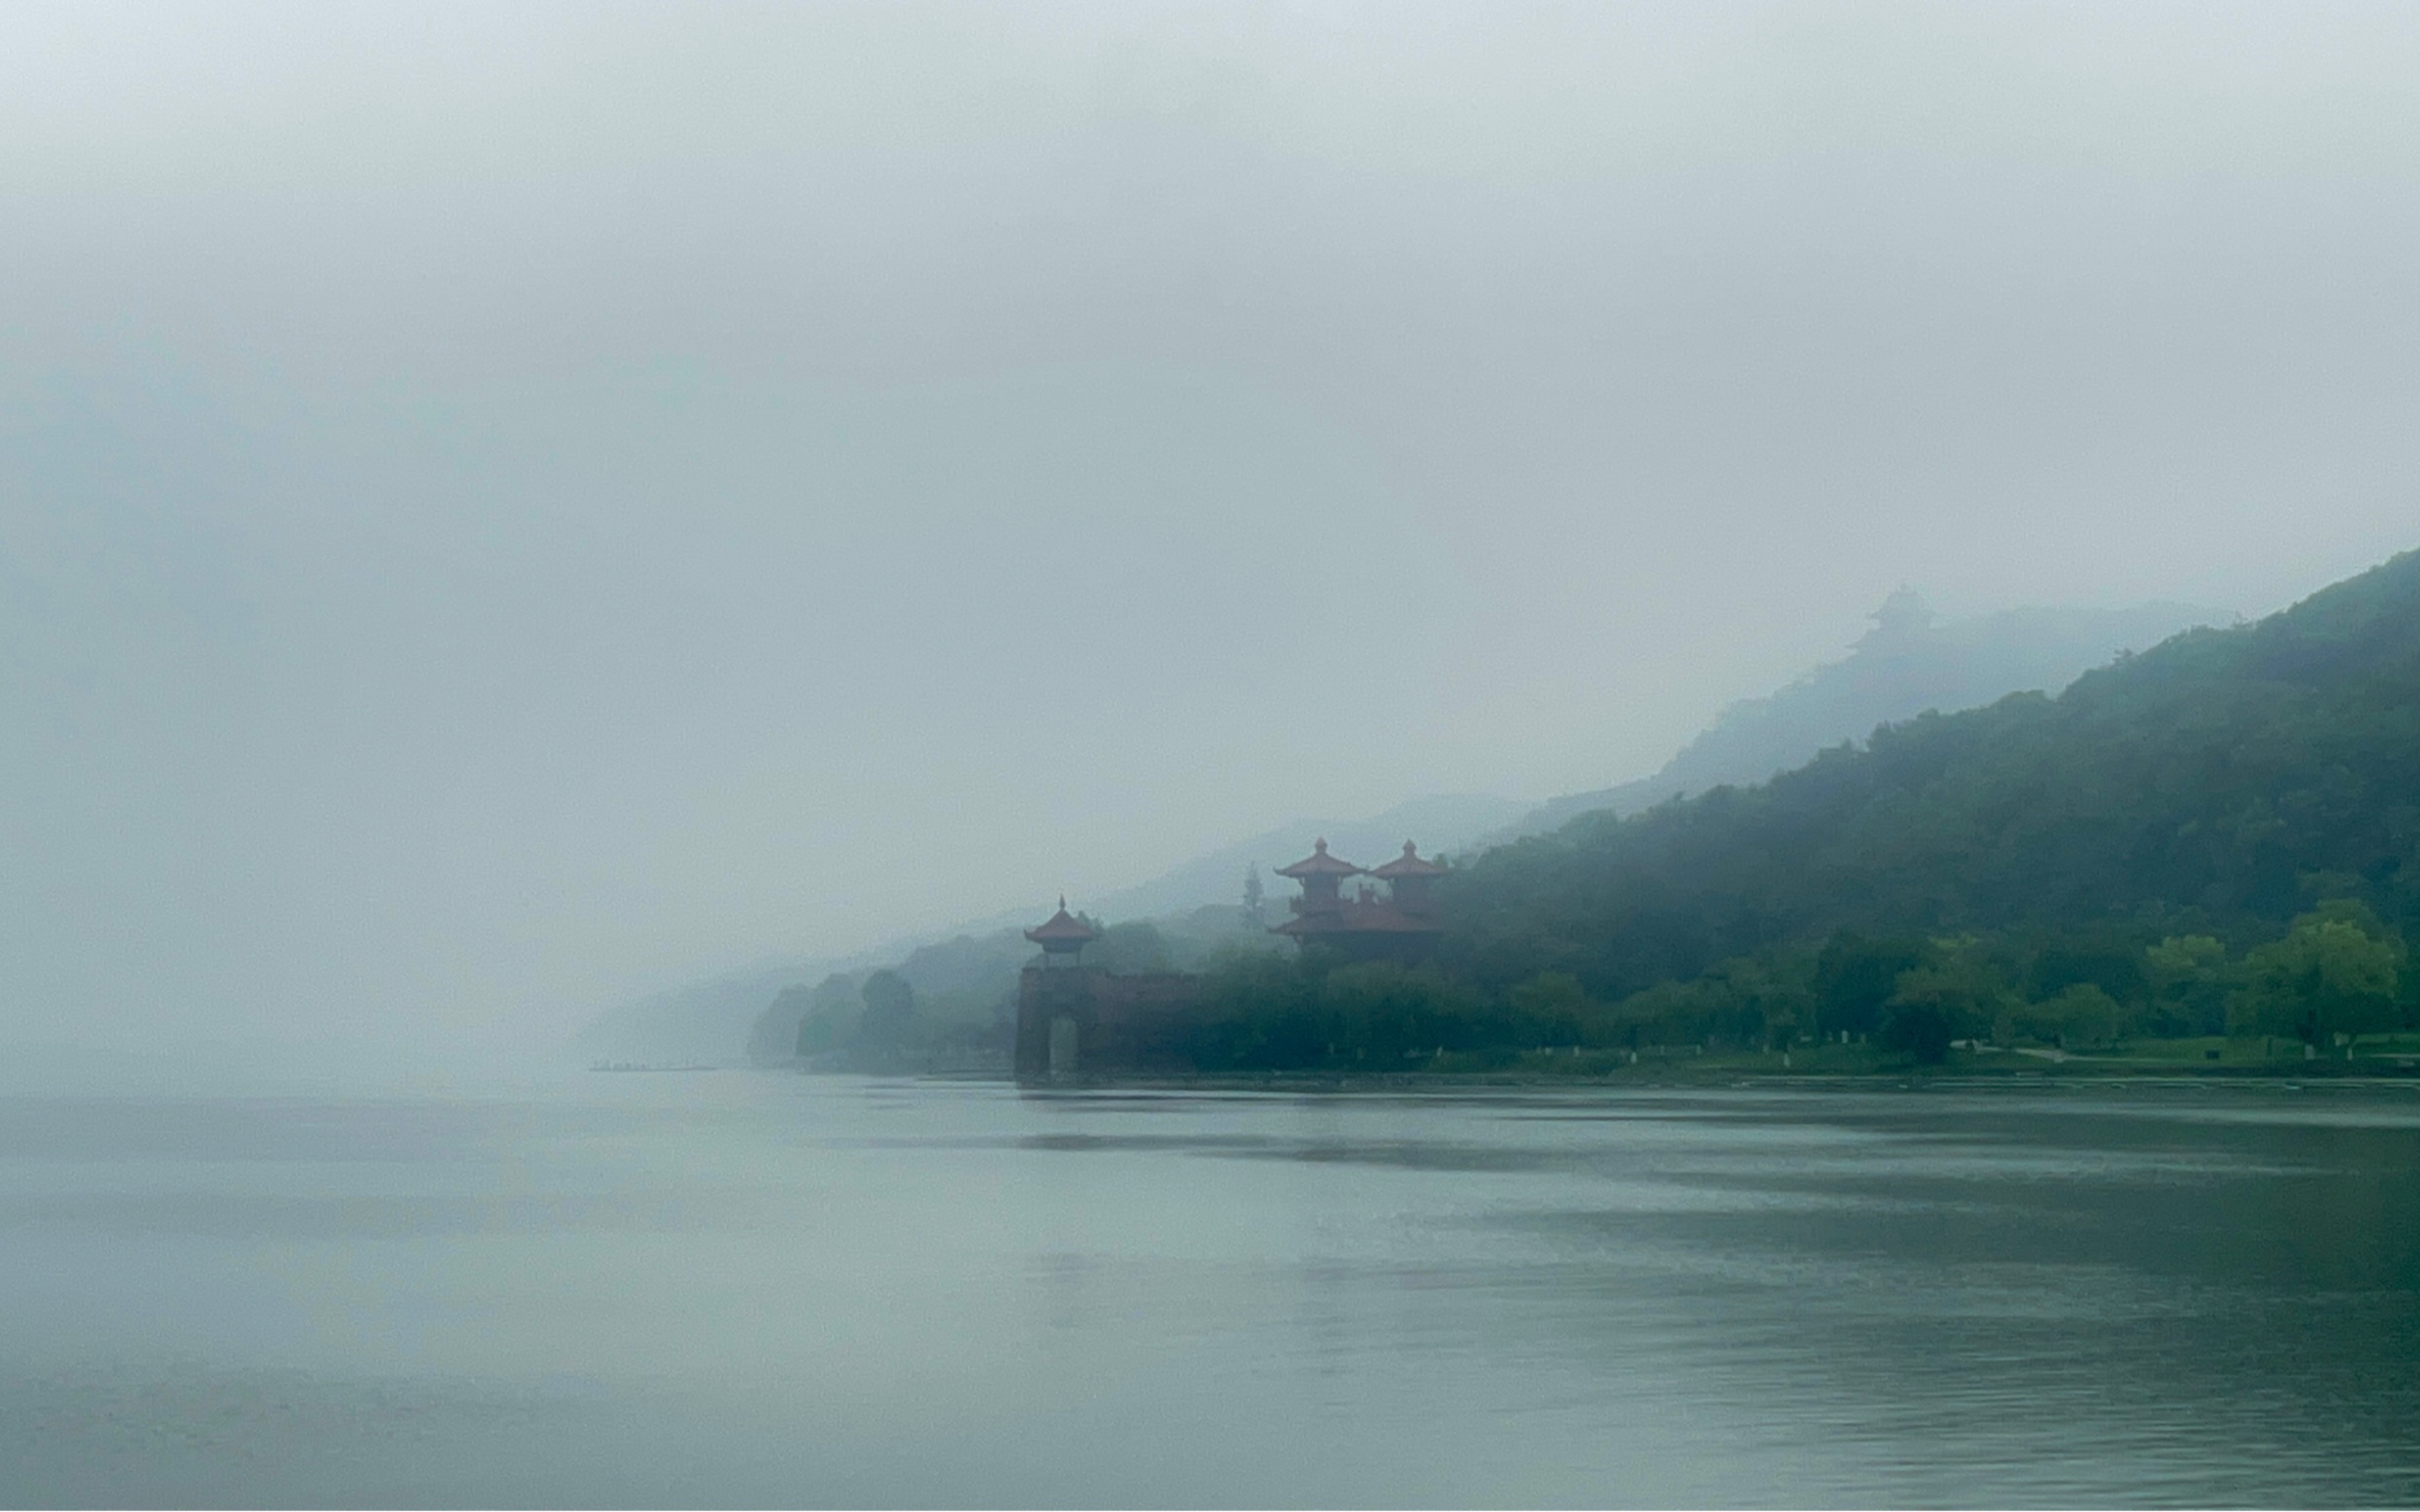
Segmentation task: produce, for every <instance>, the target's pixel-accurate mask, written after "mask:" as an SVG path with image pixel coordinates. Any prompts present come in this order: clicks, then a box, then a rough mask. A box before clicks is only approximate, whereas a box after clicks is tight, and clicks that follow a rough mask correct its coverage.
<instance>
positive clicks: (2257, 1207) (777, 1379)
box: [0, 1073, 2420, 1504]
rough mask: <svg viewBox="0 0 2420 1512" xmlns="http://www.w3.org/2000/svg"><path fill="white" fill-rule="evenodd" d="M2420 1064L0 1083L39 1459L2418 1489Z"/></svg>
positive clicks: (751, 1492) (636, 1500)
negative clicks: (1480, 1088) (1774, 1081)
mask: <svg viewBox="0 0 2420 1512" xmlns="http://www.w3.org/2000/svg"><path fill="white" fill-rule="evenodd" d="M2415 1179H2420V1096H2415V1095H2413V1094H2412V1092H2410V1091H2406V1090H2401V1089H2397V1088H2375V1089H2363V1088H2324V1089H2322V1088H2311V1089H2288V1088H2275V1087H2267V1088H2240V1089H2212V1088H2199V1087H2136V1088H2093V1089H2084V1090H2077V1091H2073V1092H2053V1091H2044V1090H2037V1091H2032V1092H2005V1091H2003V1092H1928V1091H1920V1090H1919V1091H1889V1092H1872V1093H1867V1092H1824V1093H1800V1092H1760V1091H1745V1090H1743V1091H1734V1092H1728V1093H1688V1094H1678V1093H1674V1094H1652V1093H1638V1092H1622V1093H1607V1092H1573V1093H1556V1094H1537V1095H1503V1096H1472V1097H1442V1096H1435V1097H1381V1096H1351V1097H1345V1096H1300V1097H1298V1096H1291V1095H1243V1094H1217V1095H1210V1094H1204V1095H1180V1094H1165V1095H1132V1094H1125V1095H1118V1094H1065V1095H1050V1096H1020V1095H1018V1094H1017V1093H1016V1092H1014V1091H1012V1090H1009V1089H1007V1088H998V1087H990V1086H973V1085H911V1084H901V1083H879V1082H870V1081H848V1080H838V1079H810V1078H793V1077H783V1076H757V1075H745V1074H738V1073H733V1074H727V1075H717V1076H703V1077H690V1078H681V1079H680V1080H679V1082H678V1083H677V1085H674V1084H671V1083H669V1082H666V1081H663V1080H659V1079H655V1078H639V1077H593V1078H588V1079H587V1080H586V1081H585V1082H583V1083H581V1084H578V1085H576V1086H573V1087H570V1088H566V1089H562V1090H558V1091H555V1092H551V1093H550V1094H548V1095H544V1096H535V1095H534V1096H531V1097H527V1098H524V1099H521V1100H519V1101H509V1102H507V1101H491V1102H444V1101H438V1100H422V1101H412V1102H366V1101H364V1102H324V1103H312V1102H300V1101H289V1102H236V1101H224V1102H191V1103H173V1102H158V1101H154V1102H135V1101H125V1102H42V1101H13V1102H0V1287H5V1295H6V1297H7V1299H8V1301H7V1304H6V1306H5V1308H0V1500H6V1501H8V1502H9V1503H12V1504H23V1503H28V1502H65V1503H77V1502H82V1503H93V1502H108V1503H130V1502H131V1503H138V1504H139V1503H159V1502H177V1503H195V1502H200V1503H212V1502H246V1503H260V1502H270V1503H329V1502H334V1503H360V1502H375V1503H384V1504H429V1503H447V1502H456V1503H482V1504H496V1503H507V1504H509V1503H585V1504H700V1503H709V1504H759V1503H769V1504H784V1503H833V1502H841V1503H849V1502H855V1503H876V1504H897V1503H939V1504H963V1503H985V1504H1001V1503H1006V1504H1137V1503H1140V1504H1201V1503H1224V1504H1289V1503H1330V1504H1373V1503H1404V1504H1421V1503H1457V1504H1468V1503H1476V1504H1498V1503H1531V1504H1554V1503H1593V1504H1603V1503H1652V1504H1738V1503H1767V1504H1771V1503H1785V1504H1844V1503H1864V1504H1872V1503H1883V1504H1909V1503H1921V1504H1935V1503H1993V1504H2027V1503H2032V1504H2039V1503H2069V1504H2071V1503H2104V1502H2121V1503H2211V1502H2218V1503H2296V1504H2314V1503H2319V1504H2334V1503H2381V1502H2393V1503H2405V1504H2408V1503H2411V1502H2413V1501H2415V1500H2420V1379H2415V1377H2420V1371H2415V1362H2420V1180H2415Z"/></svg>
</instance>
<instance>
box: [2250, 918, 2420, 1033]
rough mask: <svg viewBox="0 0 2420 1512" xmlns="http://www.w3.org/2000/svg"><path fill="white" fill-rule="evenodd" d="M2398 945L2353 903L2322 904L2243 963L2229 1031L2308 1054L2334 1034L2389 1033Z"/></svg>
mask: <svg viewBox="0 0 2420 1512" xmlns="http://www.w3.org/2000/svg"><path fill="white" fill-rule="evenodd" d="M2402 964H2403V942H2402V941H2401V940H2400V939H2398V938H2397V937H2396V936H2395V934H2394V933H2393V932H2392V931H2390V930H2387V929H2386V928H2385V927H2384V926H2383V925H2381V924H2380V923H2379V922H2378V919H2377V917H2376V916H2375V915H2373V914H2371V913H2370V911H2369V910H2368V909H2367V908H2366V907H2364V906H2363V905H2362V904H2360V903H2348V902H2338V903H2323V904H2321V905H2320V906H2319V908H2316V909H2314V910H2312V911H2311V912H2310V913H2307V914H2304V916H2302V917H2301V918H2297V919H2296V920H2294V925H2293V928H2291V929H2289V930H2288V931H2287V932H2286V937H2285V938H2284V939H2282V940H2277V941H2274V942H2273V943H2271V944H2268V945H2264V946H2261V947H2260V948H2259V949H2256V950H2254V951H2252V952H2251V953H2250V954H2249V955H2247V956H2246V957H2244V962H2243V988H2242V991H2241V992H2239V993H2238V994H2237V995H2236V997H2235V1001H2234V1003H2233V1004H2232V1005H2231V1006H2230V1008H2229V1009H2228V1011H2227V1031H2228V1032H2229V1033H2231V1034H2238V1035H2253V1034H2259V1035H2270V1034H2274V1035H2281V1036H2290V1037H2292V1038H2294V1039H2297V1040H2300V1041H2303V1044H2304V1047H2305V1050H2306V1052H2307V1051H2309V1050H2311V1049H2314V1048H2316V1047H2317V1046H2318V1045H2319V1041H2321V1040H2323V1039H2325V1038H2327V1037H2328V1036H2331V1035H2336V1034H2367V1033H2373V1032H2375V1031H2377V1030H2381V1029H2391V1028H2393V1027H2395V1026H2396V1023H2397V1003H2396V988H2397V975H2398V973H2399V971H2400V969H2401V967H2402Z"/></svg>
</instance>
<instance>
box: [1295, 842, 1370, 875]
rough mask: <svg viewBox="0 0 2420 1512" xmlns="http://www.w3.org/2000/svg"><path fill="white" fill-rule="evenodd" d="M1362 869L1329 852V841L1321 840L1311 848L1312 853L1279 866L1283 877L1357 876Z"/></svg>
mask: <svg viewBox="0 0 2420 1512" xmlns="http://www.w3.org/2000/svg"><path fill="white" fill-rule="evenodd" d="M1360 874H1361V869H1360V868H1359V867H1357V866H1355V865H1354V864H1353V863H1352V862H1350V861H1347V860H1343V859H1342V858H1341V857H1338V856H1330V855H1328V854H1327V841H1324V840H1323V841H1319V842H1318V843H1317V844H1315V845H1313V846H1312V847H1311V854H1310V855H1309V856H1304V857H1303V858H1302V859H1301V860H1299V861H1296V862H1295V864H1294V865H1292V866H1281V867H1280V868H1278V875H1280V876H1281V877H1295V878H1301V877H1357V876H1359V875H1360Z"/></svg>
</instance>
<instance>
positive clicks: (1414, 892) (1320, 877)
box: [1275, 840, 1445, 961]
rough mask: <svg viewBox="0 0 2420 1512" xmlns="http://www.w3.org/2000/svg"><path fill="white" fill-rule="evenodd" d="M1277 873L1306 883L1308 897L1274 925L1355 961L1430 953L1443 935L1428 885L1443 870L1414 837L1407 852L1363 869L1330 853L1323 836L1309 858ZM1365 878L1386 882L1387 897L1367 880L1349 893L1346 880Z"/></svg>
mask: <svg viewBox="0 0 2420 1512" xmlns="http://www.w3.org/2000/svg"><path fill="white" fill-rule="evenodd" d="M1278 875H1280V876H1281V877H1292V878H1293V879H1294V880H1295V881H1296V882H1299V883H1300V884H1302V896H1301V897H1299V898H1296V899H1295V900H1294V902H1293V903H1291V904H1290V905H1289V906H1291V907H1292V909H1293V910H1294V917H1293V918H1289V919H1287V920H1286V921H1285V922H1284V923H1282V924H1280V925H1277V926H1276V927H1275V932H1276V933H1280V934H1285V935H1290V936H1292V937H1293V938H1294V939H1295V941H1296V942H1297V943H1299V944H1302V945H1312V944H1317V945H1323V946H1326V947H1327V948H1328V949H1332V950H1335V951H1338V952H1339V953H1341V954H1342V955H1344V956H1347V957H1349V958H1351V959H1353V960H1356V961H1407V960H1418V959H1419V958H1420V957H1423V956H1425V955H1427V954H1428V953H1429V951H1430V949H1432V948H1433V947H1434V946H1435V944H1436V937H1437V936H1438V935H1439V934H1441V933H1444V926H1443V925H1441V924H1439V923H1438V922H1437V918H1436V909H1435V903H1434V901H1433V900H1432V899H1431V898H1430V896H1429V889H1430V887H1432V886H1434V885H1435V882H1436V879H1437V878H1439V877H1441V876H1443V875H1445V868H1444V867H1443V866H1442V865H1440V864H1438V863H1437V862H1435V861H1431V860H1427V859H1424V858H1423V857H1422V856H1420V853H1419V847H1418V846H1416V845H1414V844H1413V843H1412V842H1411V841H1404V854H1403V855H1401V856H1397V857H1395V858H1394V859H1393V860H1391V861H1388V863H1387V864H1386V865H1384V866H1380V867H1373V868H1369V869H1366V870H1365V869H1364V868H1361V867H1357V866H1355V865H1354V864H1353V863H1352V862H1350V861H1348V860H1345V859H1344V858H1343V857H1342V856H1332V855H1330V854H1328V849H1327V841H1325V840H1322V841H1318V842H1317V843H1316V844H1314V845H1312V846H1311V854H1310V855H1309V856H1304V857H1303V858H1302V859H1301V860H1299V861H1296V862H1295V864H1294V865H1292V866H1285V867H1280V868H1279V869H1278ZM1365 876H1366V877H1375V878H1376V879H1377V880H1379V881H1380V882H1383V883H1385V884H1386V885H1387V896H1385V897H1383V898H1381V897H1379V896H1378V894H1377V892H1376V891H1375V890H1374V889H1373V888H1372V887H1370V886H1369V885H1368V884H1366V883H1364V884H1362V885H1361V886H1360V887H1358V888H1357V889H1356V893H1355V895H1354V896H1352V897H1349V898H1348V897H1346V896H1345V895H1344V879H1345V878H1347V877H1365Z"/></svg>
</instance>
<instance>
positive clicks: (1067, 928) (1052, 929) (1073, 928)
mask: <svg viewBox="0 0 2420 1512" xmlns="http://www.w3.org/2000/svg"><path fill="white" fill-rule="evenodd" d="M1025 937H1026V938H1027V939H1029V940H1032V942H1033V943H1034V944H1036V945H1051V944H1056V943H1060V942H1063V941H1073V942H1075V943H1076V944H1078V945H1080V944H1082V943H1083V942H1084V941H1086V940H1097V939H1099V938H1100V937H1101V932H1100V931H1099V930H1096V929H1094V927H1093V926H1092V925H1090V924H1087V923H1085V922H1084V921H1083V920H1082V919H1080V918H1077V917H1076V916H1075V915H1073V914H1071V913H1069V912H1067V900H1066V899H1064V898H1062V899H1060V900H1059V911H1058V912H1057V913H1055V914H1053V915H1051V916H1050V917H1049V918H1046V919H1044V920H1043V921H1042V922H1041V923H1040V924H1038V925H1036V926H1035V927H1034V928H1032V929H1030V930H1027V931H1026V932H1025Z"/></svg>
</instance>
